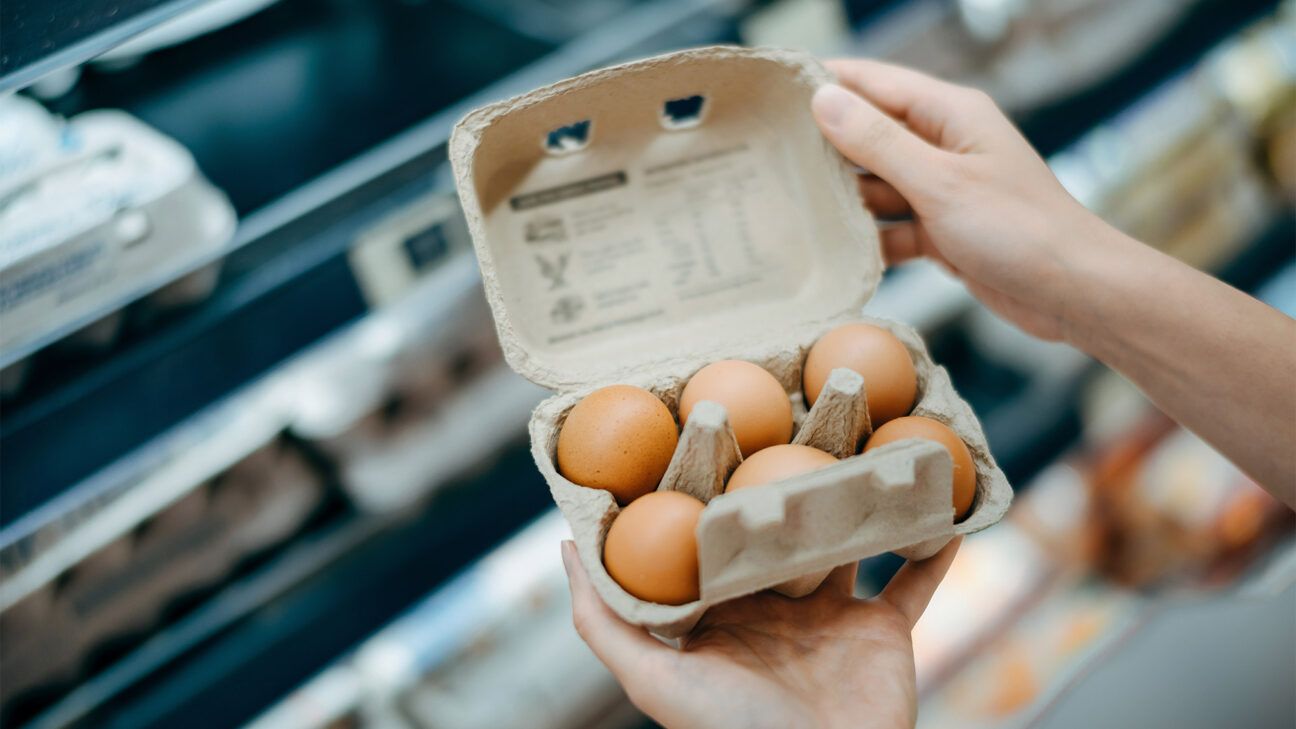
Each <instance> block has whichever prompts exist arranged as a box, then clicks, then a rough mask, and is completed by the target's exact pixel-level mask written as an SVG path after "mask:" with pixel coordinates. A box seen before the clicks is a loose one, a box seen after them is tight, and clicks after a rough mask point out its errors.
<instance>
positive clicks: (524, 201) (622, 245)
mask: <svg viewBox="0 0 1296 729" xmlns="http://www.w3.org/2000/svg"><path fill="white" fill-rule="evenodd" d="M509 215H510V216H511V217H512V222H511V225H513V226H515V229H514V232H515V234H516V238H515V239H516V240H520V241H523V246H524V248H525V254H526V256H527V257H528V258H530V259H531V261H532V264H533V265H532V266H531V267H530V269H529V271H530V275H531V276H533V289H534V290H536V291H539V292H542V296H541V299H542V300H543V301H544V310H543V311H532V312H528V313H527V316H529V317H532V318H533V320H540V321H535V324H536V326H535V329H534V330H535V331H539V332H542V333H543V336H544V338H545V341H546V342H547V343H549V344H556V343H560V342H566V341H571V340H577V339H580V338H582V337H586V336H589V335H592V334H596V333H599V332H603V331H606V330H608V329H612V328H616V329H632V328H635V327H636V326H637V325H641V324H646V323H650V322H654V321H657V320H663V319H664V320H668V321H671V320H678V319H682V318H684V317H685V316H687V315H688V314H689V313H690V312H695V311H696V310H697V309H698V308H699V307H702V308H705V309H707V310H708V311H719V310H723V309H728V308H732V307H734V306H737V305H740V304H743V303H745V302H750V301H752V300H753V299H760V298H765V297H770V298H773V297H782V296H786V295H788V294H789V293H791V292H795V290H796V289H797V287H798V286H799V285H800V283H801V279H802V278H803V276H804V275H805V272H806V271H807V270H808V268H807V265H806V263H805V261H804V260H803V259H804V255H805V251H803V250H802V249H801V248H800V246H798V245H796V243H797V242H798V241H797V232H796V231H797V230H798V229H799V228H800V227H801V226H800V223H799V222H798V219H799V211H798V210H797V208H796V203H795V201H794V199H793V197H792V196H791V194H790V193H789V191H787V190H785V189H784V188H782V187H781V186H780V184H779V181H778V179H777V178H776V176H775V175H774V174H773V172H772V171H771V168H770V165H769V164H768V162H767V161H762V158H761V155H758V154H757V152H756V150H755V149H754V148H753V147H752V146H751V144H750V143H748V142H739V143H730V144H726V145H723V146H718V147H715V148H712V149H709V150H706V151H703V152H699V153H694V154H689V155H687V156H671V157H669V158H653V159H648V160H644V161H642V162H641V163H640V164H638V165H636V166H635V167H632V168H629V169H623V170H614V171H610V172H605V173H602V174H598V175H592V176H590V177H587V178H584V179H581V180H577V181H575V182H568V183H564V184H562V185H558V186H554V187H548V188H543V189H539V190H532V191H528V192H525V193H522V194H519V195H516V196H514V197H512V198H511V199H510V200H509ZM757 221H760V222H759V223H758V222H757Z"/></svg>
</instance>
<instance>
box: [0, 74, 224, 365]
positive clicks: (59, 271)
mask: <svg viewBox="0 0 1296 729" xmlns="http://www.w3.org/2000/svg"><path fill="white" fill-rule="evenodd" d="M0 119H4V120H6V122H8V121H14V122H15V123H14V124H12V125H9V124H7V123H0V127H8V128H7V131H6V133H4V134H0V315H3V317H4V319H5V326H4V327H3V328H0V356H3V357H4V359H3V361H4V363H5V364H9V363H10V362H12V361H14V360H16V359H17V358H18V357H19V356H22V355H21V354H15V353H24V354H30V353H31V352H32V351H33V350H34V349H35V348H38V347H39V346H42V345H44V344H49V343H51V342H52V341H54V340H56V339H61V338H64V337H67V336H69V335H71V336H72V340H73V342H72V343H73V344H79V345H80V346H90V347H94V348H102V347H105V346H109V345H111V343H112V342H113V341H114V340H115V339H116V335H117V332H118V331H119V330H120V327H121V321H122V314H121V312H120V309H121V307H122V306H124V305H125V304H126V303H129V301H130V299H131V298H134V297H138V296H140V295H143V294H147V293H150V292H151V291H153V290H154V289H156V288H158V287H160V286H163V285H165V284H167V283H169V282H170V281H171V280H172V279H175V278H176V277H177V276H182V275H185V274H189V273H190V272H191V271H194V270H195V269H196V268H198V267H200V266H202V265H204V264H207V265H208V266H209V268H208V269H206V271H205V272H203V273H202V275H201V276H199V277H198V278H199V279H201V280H198V279H194V278H191V279H189V280H187V282H186V283H185V285H184V286H183V289H184V290H183V291H171V292H170V293H166V294H164V295H162V296H161V298H160V299H159V300H158V303H159V305H167V304H168V302H173V301H176V300H180V301H192V300H194V298H195V297H201V296H205V295H206V293H207V292H208V291H210V288H211V286H213V285H214V283H215V278H214V275H213V273H212V269H211V268H210V265H211V263H212V261H213V260H214V259H215V257H216V256H217V255H218V253H219V251H220V250H221V249H222V247H223V246H224V245H225V244H226V243H227V242H228V241H229V239H230V238H231V236H232V235H233V231H234V223H235V219H234V210H233V208H232V207H231V206H230V204H229V202H228V200H226V198H225V196H224V195H223V194H222V193H221V192H220V191H218V190H216V189H215V188H214V187H212V186H211V185H210V184H209V183H208V182H207V181H206V180H205V179H204V178H203V176H202V174H201V172H199V170H198V168H197V166H196V165H195V164H194V160H193V157H192V156H191V155H190V154H189V153H188V151H187V150H185V149H184V148H183V147H181V146H180V145H179V144H177V143H176V142H174V141H173V140H171V139H168V138H167V137H165V136H163V135H161V134H159V133H158V132H157V131H155V130H153V129H151V128H149V127H148V126H146V125H145V124H143V123H142V122H140V121H138V120H137V119H135V118H134V117H132V116H130V115H129V114H126V113H125V112H121V111H110V110H101V111H90V112H86V113H83V114H81V115H79V116H77V117H75V118H73V119H72V120H70V121H67V122H64V121H63V120H61V119H57V118H55V117H52V116H49V115H47V114H45V112H44V111H43V110H42V109H40V107H39V106H37V105H35V104H34V103H32V102H30V101H27V100H25V99H22V98H21V97H9V98H5V99H0ZM11 147H12V148H11ZM198 270H199V271H202V270H203V269H201V268H199V269H198Z"/></svg>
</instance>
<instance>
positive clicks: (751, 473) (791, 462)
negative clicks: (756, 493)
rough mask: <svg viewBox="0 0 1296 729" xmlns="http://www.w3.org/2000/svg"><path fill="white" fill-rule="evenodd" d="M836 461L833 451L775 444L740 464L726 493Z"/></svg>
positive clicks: (794, 474)
mask: <svg viewBox="0 0 1296 729" xmlns="http://www.w3.org/2000/svg"><path fill="white" fill-rule="evenodd" d="M836 462H837V458H836V457H835V456H833V455H832V454H829V453H825V452H823V451H821V450H819V449H818V448H811V447H810V446H804V445H791V444H790V445H776V446H771V447H769V448H766V449H764V450H761V451H757V452H755V453H753V454H752V457H751V458H748V459H747V460H745V461H743V462H742V463H740V464H738V467H737V468H735V469H734V472H733V475H732V476H730V477H729V483H728V484H727V485H726V486H725V493H729V492H730V491H735V490H737V489H745V488H747V487H749V486H759V485H761V484H766V483H773V482H775V481H781V480H783V479H785V478H791V477H792V476H799V475H801V474H803V473H809V472H810V471H815V470H818V469H820V468H823V467H824V466H831V465H832V464H834V463H836Z"/></svg>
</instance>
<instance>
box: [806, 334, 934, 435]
mask: <svg viewBox="0 0 1296 729" xmlns="http://www.w3.org/2000/svg"><path fill="white" fill-rule="evenodd" d="M838 367H845V368H847V369H851V370H855V371H856V372H858V373H860V375H861V376H863V377H864V392H865V394H866V395H867V396H868V411H869V420H870V421H871V422H872V423H873V428H874V429H876V428H877V427H878V426H880V425H882V424H883V423H885V422H887V421H888V420H892V419H895V418H898V417H900V416H901V415H908V414H909V411H910V410H912V409H913V406H914V398H915V397H916V396H917V394H918V375H917V373H916V372H914V365H913V360H912V359H911V358H910V357H909V350H907V349H905V346H904V344H903V343H902V342H901V341H900V340H899V339H896V337H895V335H894V334H892V333H891V332H888V331H887V330H885V329H883V328H881V327H875V326H873V325H872V324H859V323H857V324H845V325H843V326H839V327H837V328H836V329H834V330H832V331H830V332H828V333H827V334H825V335H823V336H822V337H820V338H819V341H817V342H815V343H814V346H813V347H811V348H810V354H808V355H807V356H806V361H805V369H804V370H803V371H802V374H801V386H802V387H803V388H804V390H805V397H806V403H807V405H814V401H815V400H816V399H818V398H819V393H820V392H821V391H823V387H824V383H826V382H827V381H828V375H829V373H831V372H832V371H833V370H835V369H837V368H838Z"/></svg>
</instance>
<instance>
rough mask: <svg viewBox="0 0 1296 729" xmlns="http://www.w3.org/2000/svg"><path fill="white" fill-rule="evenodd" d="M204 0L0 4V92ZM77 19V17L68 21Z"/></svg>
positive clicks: (107, 46)
mask: <svg viewBox="0 0 1296 729" xmlns="http://www.w3.org/2000/svg"><path fill="white" fill-rule="evenodd" d="M206 1H207V0H125V1H124V2H117V3H114V6H115V7H114V11H113V12H105V9H104V6H103V4H102V3H98V2H95V0H48V1H46V2H11V3H5V4H4V5H3V6H0V48H3V49H4V51H3V52H2V53H0V94H5V93H8V92H10V91H13V90H15V89H21V88H24V87H25V86H27V85H29V84H31V83H33V82H35V81H37V80H39V79H40V78H41V77H42V76H44V75H46V74H48V73H52V72H54V71H58V70H61V69H65V68H69V67H72V66H75V65H77V64H78V63H84V62H85V61H88V60H90V59H91V58H94V57H95V56H97V55H99V54H100V53H103V52H104V51H107V50H109V49H112V48H116V47H117V46H119V45H121V44H122V43H124V42H125V41H127V40H129V39H131V38H133V37H135V36H137V35H139V34H140V33H143V32H144V31H146V30H148V29H150V28H154V27H157V26H158V25H160V24H161V23H164V22H166V21H168V20H170V19H172V18H174V17H176V16H178V15H180V14H181V13H184V12H185V11H187V10H191V9H193V8H196V7H198V6H200V5H202V4H203V3H204V2H206ZM72 18H75V19H76V20H77V22H69V19H72Z"/></svg>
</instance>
